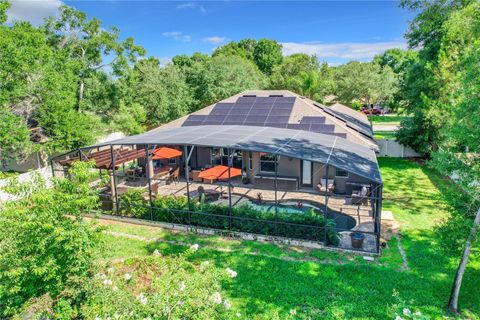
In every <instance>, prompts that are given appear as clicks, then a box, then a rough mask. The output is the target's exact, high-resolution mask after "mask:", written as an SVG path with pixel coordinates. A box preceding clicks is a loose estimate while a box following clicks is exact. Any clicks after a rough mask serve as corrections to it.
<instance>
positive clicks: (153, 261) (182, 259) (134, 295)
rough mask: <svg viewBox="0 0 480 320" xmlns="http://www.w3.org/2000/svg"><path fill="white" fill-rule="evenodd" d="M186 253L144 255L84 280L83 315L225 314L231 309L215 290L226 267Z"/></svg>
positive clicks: (162, 316) (215, 316) (160, 316)
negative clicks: (191, 258) (193, 258)
mask: <svg viewBox="0 0 480 320" xmlns="http://www.w3.org/2000/svg"><path fill="white" fill-rule="evenodd" d="M189 254H193V250H189V251H187V253H186V254H182V255H178V256H173V257H161V256H149V257H145V258H135V259H131V260H128V261H126V263H125V264H123V265H114V266H111V267H110V268H108V269H106V270H104V271H102V272H100V273H98V274H97V275H96V276H95V277H94V278H93V279H91V280H90V281H89V283H87V284H86V288H87V289H88V292H87V294H86V299H85V303H84V304H83V305H82V307H81V310H80V314H81V316H82V317H83V318H85V319H95V318H101V319H109V318H110V319H225V318H231V316H230V317H229V316H228V314H229V313H232V312H233V311H232V309H231V305H230V302H229V301H228V299H225V298H224V297H223V296H224V295H223V294H222V292H221V285H220V283H221V282H222V281H234V280H228V274H227V272H226V271H225V272H222V271H220V270H219V269H216V268H214V266H213V264H210V263H208V262H204V263H201V264H193V263H191V262H189V261H187V257H188V255H189Z"/></svg>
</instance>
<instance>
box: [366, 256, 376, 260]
mask: <svg viewBox="0 0 480 320" xmlns="http://www.w3.org/2000/svg"><path fill="white" fill-rule="evenodd" d="M363 260H367V261H375V258H374V257H370V256H363Z"/></svg>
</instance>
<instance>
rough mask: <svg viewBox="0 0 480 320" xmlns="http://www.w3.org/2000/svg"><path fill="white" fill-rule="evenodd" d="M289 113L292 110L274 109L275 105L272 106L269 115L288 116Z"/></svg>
mask: <svg viewBox="0 0 480 320" xmlns="http://www.w3.org/2000/svg"><path fill="white" fill-rule="evenodd" d="M290 113H292V110H286V109H275V107H273V108H272V111H271V112H270V115H274V116H289V115H290Z"/></svg>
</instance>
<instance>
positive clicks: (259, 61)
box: [253, 39, 283, 75]
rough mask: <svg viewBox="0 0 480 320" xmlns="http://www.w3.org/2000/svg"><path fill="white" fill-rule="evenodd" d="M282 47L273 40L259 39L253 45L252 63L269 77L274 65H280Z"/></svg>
mask: <svg viewBox="0 0 480 320" xmlns="http://www.w3.org/2000/svg"><path fill="white" fill-rule="evenodd" d="M282 60H283V56H282V45H281V44H279V43H278V42H277V41H275V40H270V39H261V40H259V41H258V43H257V44H256V45H255V49H254V51H253V61H254V62H255V64H256V65H257V66H258V68H259V69H260V71H262V72H263V73H265V74H267V75H270V74H271V73H272V70H273V68H274V67H275V66H276V65H279V64H280V63H282Z"/></svg>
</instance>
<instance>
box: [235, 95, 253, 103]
mask: <svg viewBox="0 0 480 320" xmlns="http://www.w3.org/2000/svg"><path fill="white" fill-rule="evenodd" d="M256 99H257V97H251V96H243V97H239V98H238V99H237V103H244V102H253V101H255V100H256Z"/></svg>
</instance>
